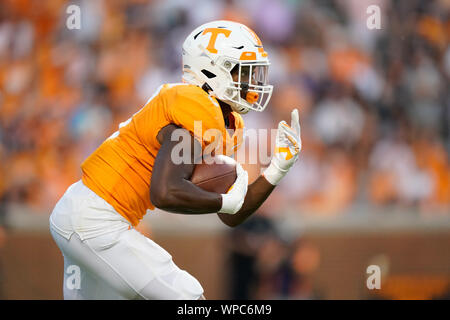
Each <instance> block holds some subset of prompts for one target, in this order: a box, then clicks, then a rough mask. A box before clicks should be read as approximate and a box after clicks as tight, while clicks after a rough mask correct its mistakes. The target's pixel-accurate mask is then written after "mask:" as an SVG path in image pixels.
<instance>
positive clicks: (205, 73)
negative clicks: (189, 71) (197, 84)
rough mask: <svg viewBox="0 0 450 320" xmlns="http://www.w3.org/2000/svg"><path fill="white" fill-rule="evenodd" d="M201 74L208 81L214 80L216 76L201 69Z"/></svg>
mask: <svg viewBox="0 0 450 320" xmlns="http://www.w3.org/2000/svg"><path fill="white" fill-rule="evenodd" d="M202 73H203V74H204V75H205V76H207V77H208V79H212V78H215V77H216V75H215V74H214V73H212V72H210V71H208V70H206V69H203V70H202Z"/></svg>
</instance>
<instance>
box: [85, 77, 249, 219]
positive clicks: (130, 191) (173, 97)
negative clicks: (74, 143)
mask: <svg viewBox="0 0 450 320" xmlns="http://www.w3.org/2000/svg"><path fill="white" fill-rule="evenodd" d="M229 120H230V123H231V126H230V127H232V128H233V129H243V127H244V121H243V119H242V117H241V116H240V115H239V114H238V113H235V112H233V113H231V115H230V118H229ZM196 121H197V123H195V122H196ZM199 121H201V122H199ZM171 123H173V124H175V125H178V126H180V127H183V128H185V129H186V130H188V131H190V132H191V134H192V135H194V136H196V138H197V139H198V140H199V141H202V149H203V150H204V151H205V148H207V147H208V146H209V145H211V146H212V142H218V141H220V140H215V139H214V137H212V138H211V137H210V135H204V133H205V131H206V130H209V129H215V130H219V131H220V132H221V135H222V140H221V142H222V144H221V145H222V146H223V148H224V149H223V150H224V152H223V153H224V154H227V155H231V154H232V153H233V151H234V150H235V149H236V148H237V147H238V146H239V144H240V143H241V141H242V134H241V133H242V130H237V131H235V133H234V134H233V136H230V134H229V133H228V131H227V129H226V127H225V121H224V119H223V115H222V111H221V108H220V106H219V103H218V102H217V100H216V99H215V98H213V97H211V96H209V95H208V94H207V93H206V92H205V91H204V90H203V89H201V88H200V87H198V86H195V85H188V84H165V85H163V86H161V87H160V88H159V89H158V91H157V92H156V94H155V95H154V96H153V97H151V98H150V99H149V101H148V102H147V103H146V104H145V105H144V107H143V108H142V109H141V110H139V111H138V112H137V113H135V114H134V115H133V116H132V117H131V118H130V119H128V120H127V121H125V122H123V123H121V124H120V126H119V131H117V132H115V133H114V134H113V135H112V136H111V137H109V138H108V139H106V140H105V141H104V142H103V143H102V144H101V145H100V147H99V148H98V149H97V150H96V151H94V152H93V153H92V154H91V155H90V156H89V157H88V158H87V159H86V160H85V161H84V162H83V164H82V165H81V169H82V180H83V183H84V184H85V185H86V186H87V187H89V188H90V189H91V190H93V191H94V192H95V193H96V194H97V195H99V196H100V197H102V198H103V199H104V200H105V201H106V202H108V203H109V204H110V205H112V206H113V207H114V208H115V209H116V210H117V212H119V213H120V214H121V215H122V216H124V217H125V218H126V219H127V220H128V221H130V223H131V224H132V225H133V226H136V225H137V224H138V223H139V221H140V220H141V219H142V217H143V216H144V214H145V213H146V211H147V209H150V210H152V209H154V206H153V205H152V203H151V202H150V182H151V177H152V171H153V164H154V162H155V158H156V155H157V153H158V150H159V148H160V146H161V145H160V144H159V142H158V140H157V139H156V136H157V134H158V132H159V131H160V130H161V128H163V127H165V126H166V125H168V124H171ZM194 129H195V130H194ZM198 129H200V130H201V132H202V133H203V134H202V133H200V132H199V130H198Z"/></svg>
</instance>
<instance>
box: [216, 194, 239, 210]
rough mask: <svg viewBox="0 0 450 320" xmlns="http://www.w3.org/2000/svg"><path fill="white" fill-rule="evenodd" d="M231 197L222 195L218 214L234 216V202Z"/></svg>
mask: <svg viewBox="0 0 450 320" xmlns="http://www.w3.org/2000/svg"><path fill="white" fill-rule="evenodd" d="M232 197H233V196H232V195H231V194H228V193H222V208H220V210H219V212H220V213H228V214H234V213H235V212H234V207H235V206H236V204H235V201H233V199H232Z"/></svg>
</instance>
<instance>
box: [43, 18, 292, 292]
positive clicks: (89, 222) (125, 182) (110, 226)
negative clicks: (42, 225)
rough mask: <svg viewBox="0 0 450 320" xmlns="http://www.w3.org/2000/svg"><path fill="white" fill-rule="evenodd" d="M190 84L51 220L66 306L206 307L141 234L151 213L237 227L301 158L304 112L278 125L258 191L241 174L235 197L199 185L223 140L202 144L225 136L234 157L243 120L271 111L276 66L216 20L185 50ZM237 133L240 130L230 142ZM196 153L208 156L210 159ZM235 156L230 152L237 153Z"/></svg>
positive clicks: (106, 157)
mask: <svg viewBox="0 0 450 320" xmlns="http://www.w3.org/2000/svg"><path fill="white" fill-rule="evenodd" d="M182 54H183V83H179V84H165V85H162V86H161V87H160V88H159V89H158V90H157V92H156V93H155V94H154V95H153V96H152V97H151V98H150V99H149V100H148V102H147V103H146V104H145V105H144V107H143V108H142V109H141V110H139V111H138V112H137V113H135V114H134V115H133V116H132V117H131V118H130V119H128V120H127V121H125V122H123V123H121V124H120V126H119V130H118V131H117V132H116V133H114V134H113V135H112V136H111V137H109V138H108V139H107V140H106V141H104V142H103V143H102V144H101V145H100V147H99V148H98V149H97V150H96V151H94V152H93V153H92V154H91V155H90V156H89V157H88V158H87V159H86V160H85V161H84V162H83V164H82V165H81V168H82V179H81V180H80V181H78V182H76V183H74V184H73V185H71V186H70V187H69V188H68V189H67V191H66V193H65V194H64V195H63V197H62V198H61V199H60V200H59V201H58V203H57V204H56V206H55V208H54V210H53V212H52V214H51V216H50V232H51V234H52V236H53V238H54V240H55V242H56V244H57V245H58V247H59V248H60V250H61V251H62V253H63V256H64V271H65V272H64V284H63V288H64V298H65V299H200V298H203V288H202V286H201V285H200V284H199V282H198V281H197V280H196V279H195V278H194V277H193V276H191V275H190V274H188V273H187V272H186V271H184V270H181V269H180V268H179V267H178V266H176V265H175V264H174V262H173V261H172V257H171V255H170V254H169V253H168V252H167V251H166V250H164V249H163V248H161V247H160V246H159V245H158V244H156V243H155V242H154V241H152V240H150V239H149V238H147V237H145V236H144V235H142V234H141V233H139V232H138V231H136V230H135V229H134V227H136V226H137V225H138V223H139V221H140V220H141V219H142V217H143V216H144V214H145V213H146V212H147V210H152V209H154V207H157V208H160V209H162V210H166V211H170V212H176V213H189V214H206V213H217V214H218V216H219V218H220V219H221V221H223V222H224V223H225V224H226V225H228V226H237V225H239V224H240V223H242V222H243V221H244V220H245V219H247V218H248V217H249V216H250V215H251V214H252V213H253V212H255V210H257V209H258V208H259V206H261V204H262V203H263V202H264V201H265V199H266V198H267V197H268V196H269V195H270V193H271V192H272V190H273V189H274V188H275V186H276V185H277V184H278V183H279V181H280V180H281V179H282V178H283V176H284V175H285V174H286V173H287V172H288V170H289V169H290V168H291V166H292V165H293V164H294V162H295V161H296V160H297V158H298V155H299V152H300V150H301V139H300V124H299V119H298V111H297V110H296V109H295V110H294V111H293V112H292V114H291V123H290V125H288V124H287V123H286V122H285V121H282V122H280V123H279V125H278V132H277V136H276V148H275V154H274V156H273V158H272V161H271V163H270V165H269V167H268V168H267V169H266V170H265V171H264V173H263V174H262V175H261V176H260V177H259V178H257V179H256V181H255V182H253V183H252V184H251V185H248V175H247V172H246V171H245V170H243V169H242V167H241V166H240V165H238V166H237V179H236V181H235V183H234V185H233V186H232V188H230V190H229V191H228V192H227V193H226V194H218V193H214V192H208V191H205V190H203V189H201V188H199V187H197V186H196V185H194V184H193V183H191V182H190V181H189V178H190V177H191V175H192V172H193V169H194V166H195V164H194V163H195V161H196V159H198V157H199V156H201V152H202V151H203V150H205V148H206V147H207V146H208V145H210V144H211V143H212V142H213V141H211V139H208V137H202V136H198V131H196V130H194V123H195V122H196V121H197V123H198V121H201V126H202V127H201V129H202V130H201V131H202V132H205V131H206V130H208V129H215V130H219V131H220V132H221V133H222V136H223V137H225V139H222V141H223V144H224V150H228V151H229V150H233V147H236V145H234V146H231V148H230V146H229V145H227V144H229V143H232V144H233V143H236V141H237V139H234V138H235V137H234V135H235V134H236V131H237V130H238V129H242V128H243V126H244V122H243V119H242V117H241V114H244V113H247V112H248V111H259V112H260V111H263V110H264V108H265V107H266V106H267V104H268V102H269V100H270V97H271V94H272V89H273V88H272V86H271V85H269V84H268V83H267V76H268V67H269V59H268V55H267V53H266V52H265V51H264V48H263V46H262V43H261V41H260V39H259V38H258V36H257V35H256V34H255V33H254V32H253V31H252V30H251V29H249V28H248V27H246V26H244V25H242V24H240V23H236V22H230V21H214V22H210V23H206V24H204V25H202V26H200V27H198V28H197V29H195V30H194V31H193V32H192V33H191V34H190V35H189V36H188V37H187V38H186V40H185V42H184V44H183V50H182ZM228 129H234V130H236V131H235V134H234V135H233V136H231V137H230V133H229V132H228ZM176 130H182V131H183V132H185V133H186V134H187V135H188V137H189V141H190V143H191V144H192V145H193V146H197V148H195V147H194V148H191V150H193V151H192V153H191V155H190V158H191V159H190V160H191V161H188V163H181V164H175V162H174V161H172V159H171V155H172V150H173V149H174V147H175V146H176V145H177V144H178V142H177V141H173V139H172V134H173V133H174V132H175V131H176ZM195 150H200V153H198V152H196V151H195ZM228 151H227V152H228Z"/></svg>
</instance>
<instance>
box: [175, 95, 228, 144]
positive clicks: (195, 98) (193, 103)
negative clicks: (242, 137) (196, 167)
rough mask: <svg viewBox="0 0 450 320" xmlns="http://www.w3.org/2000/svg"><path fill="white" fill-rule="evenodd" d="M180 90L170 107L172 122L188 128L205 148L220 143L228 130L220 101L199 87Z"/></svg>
mask: <svg viewBox="0 0 450 320" xmlns="http://www.w3.org/2000/svg"><path fill="white" fill-rule="evenodd" d="M191 89H192V90H191ZM199 90H201V91H200V92H199ZM179 91H181V92H177V93H176V95H175V98H174V100H173V101H172V102H171V103H170V106H169V108H168V111H169V112H168V116H169V120H170V122H171V123H174V124H176V125H178V126H180V127H182V128H184V129H186V130H188V131H189V132H190V133H191V135H193V136H194V137H195V138H196V139H197V140H198V141H199V142H201V144H202V149H203V150H205V148H206V147H207V146H209V145H210V144H212V143H220V141H221V140H222V139H223V136H224V133H226V131H225V123H224V120H223V116H222V111H221V109H220V106H219V105H218V103H217V102H216V101H214V100H213V98H211V97H209V96H208V95H207V94H204V92H203V90H202V89H200V88H198V87H193V88H182V90H179Z"/></svg>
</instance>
